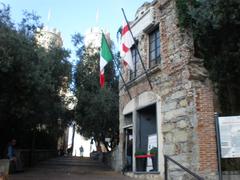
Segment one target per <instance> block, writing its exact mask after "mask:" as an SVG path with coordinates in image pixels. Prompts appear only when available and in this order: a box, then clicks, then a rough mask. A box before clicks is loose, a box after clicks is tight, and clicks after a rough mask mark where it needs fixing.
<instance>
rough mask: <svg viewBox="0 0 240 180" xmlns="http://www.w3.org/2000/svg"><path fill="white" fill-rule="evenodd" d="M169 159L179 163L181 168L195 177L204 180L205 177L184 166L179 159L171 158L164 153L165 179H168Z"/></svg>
mask: <svg viewBox="0 0 240 180" xmlns="http://www.w3.org/2000/svg"><path fill="white" fill-rule="evenodd" d="M168 160H169V161H171V162H173V163H174V164H176V165H178V166H179V167H180V168H181V169H183V170H184V171H186V172H187V173H188V174H190V175H192V176H193V177H195V178H196V179H197V180H204V178H202V177H200V176H199V175H197V174H196V173H194V172H192V171H190V170H189V169H188V168H186V167H184V166H182V165H181V164H179V163H178V162H177V161H175V160H173V159H172V158H170V157H169V156H167V155H164V171H165V172H164V173H165V180H168Z"/></svg>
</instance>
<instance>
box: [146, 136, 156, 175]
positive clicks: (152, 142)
mask: <svg viewBox="0 0 240 180" xmlns="http://www.w3.org/2000/svg"><path fill="white" fill-rule="evenodd" d="M153 147H157V134H151V135H148V152H149V151H150V149H152V148H153ZM152 169H153V165H152V159H151V158H147V172H149V171H150V170H152Z"/></svg>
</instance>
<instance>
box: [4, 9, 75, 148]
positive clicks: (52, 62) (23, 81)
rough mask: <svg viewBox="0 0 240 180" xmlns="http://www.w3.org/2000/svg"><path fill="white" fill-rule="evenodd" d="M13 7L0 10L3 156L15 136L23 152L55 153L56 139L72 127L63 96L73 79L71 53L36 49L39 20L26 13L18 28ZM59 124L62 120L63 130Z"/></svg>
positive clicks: (39, 26) (59, 49)
mask: <svg viewBox="0 0 240 180" xmlns="http://www.w3.org/2000/svg"><path fill="white" fill-rule="evenodd" d="M9 14H10V8H9V7H8V6H5V5H3V9H1V10H0V81H1V84H0V95H1V100H0V119H1V122H0V132H1V136H0V142H1V145H2V146H1V147H0V148H1V149H0V150H1V152H2V151H3V148H4V145H6V144H7V141H8V140H9V139H10V138H11V137H15V138H16V137H17V140H18V143H19V144H21V147H25V148H29V147H31V146H32V142H33V138H32V137H34V142H35V146H36V147H40V148H46V147H48V148H56V140H57V137H58V136H59V135H60V134H61V133H62V132H63V129H64V127H66V126H67V124H68V123H69V122H68V120H67V118H66V117H67V114H68V110H67V109H66V107H65V106H64V102H63V100H62V98H61V96H60V95H59V91H60V89H61V88H62V86H63V81H64V77H69V79H70V77H71V64H70V63H69V62H68V59H67V58H68V56H69V52H68V51H66V50H64V49H62V48H54V47H52V48H51V49H49V50H48V51H47V50H46V49H44V48H42V47H40V46H38V45H37V43H36V42H35V38H34V34H35V33H36V29H37V28H41V25H40V23H39V17H37V16H35V15H33V14H32V15H31V14H29V13H27V15H26V16H25V17H24V19H23V21H22V23H21V24H20V25H19V26H17V27H18V29H17V28H16V27H15V25H14V24H13V23H12V22H11V18H10V16H9ZM59 119H62V123H61V125H60V124H59Z"/></svg>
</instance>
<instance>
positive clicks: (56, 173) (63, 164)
mask: <svg viewBox="0 0 240 180" xmlns="http://www.w3.org/2000/svg"><path fill="white" fill-rule="evenodd" d="M85 179H86V180H133V179H131V178H129V177H126V176H123V175H121V174H119V173H117V172H114V171H112V170H110V169H109V168H107V167H106V166H104V165H103V164H102V163H100V162H98V161H93V160H90V159H87V158H78V157H61V158H56V159H52V160H49V161H46V162H42V163H40V164H39V165H38V166H36V167H34V168H31V169H27V170H26V171H25V172H23V173H18V174H14V175H11V176H10V180H85Z"/></svg>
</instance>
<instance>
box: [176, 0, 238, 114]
mask: <svg viewBox="0 0 240 180" xmlns="http://www.w3.org/2000/svg"><path fill="white" fill-rule="evenodd" d="M176 5H177V10H178V17H179V25H180V27H181V28H182V30H184V29H190V30H191V31H192V32H193V37H194V46H195V56H197V57H200V58H203V59H204V64H205V67H206V68H207V69H208V71H209V74H210V78H211V80H212V81H213V83H214V86H215V90H216V92H217V94H218V98H219V101H220V104H221V112H222V114H226V115H235V114H239V113H240V79H239V76H240V34H239V31H240V1H238V0H211V1H208V0H190V1H188V0H176Z"/></svg>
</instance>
